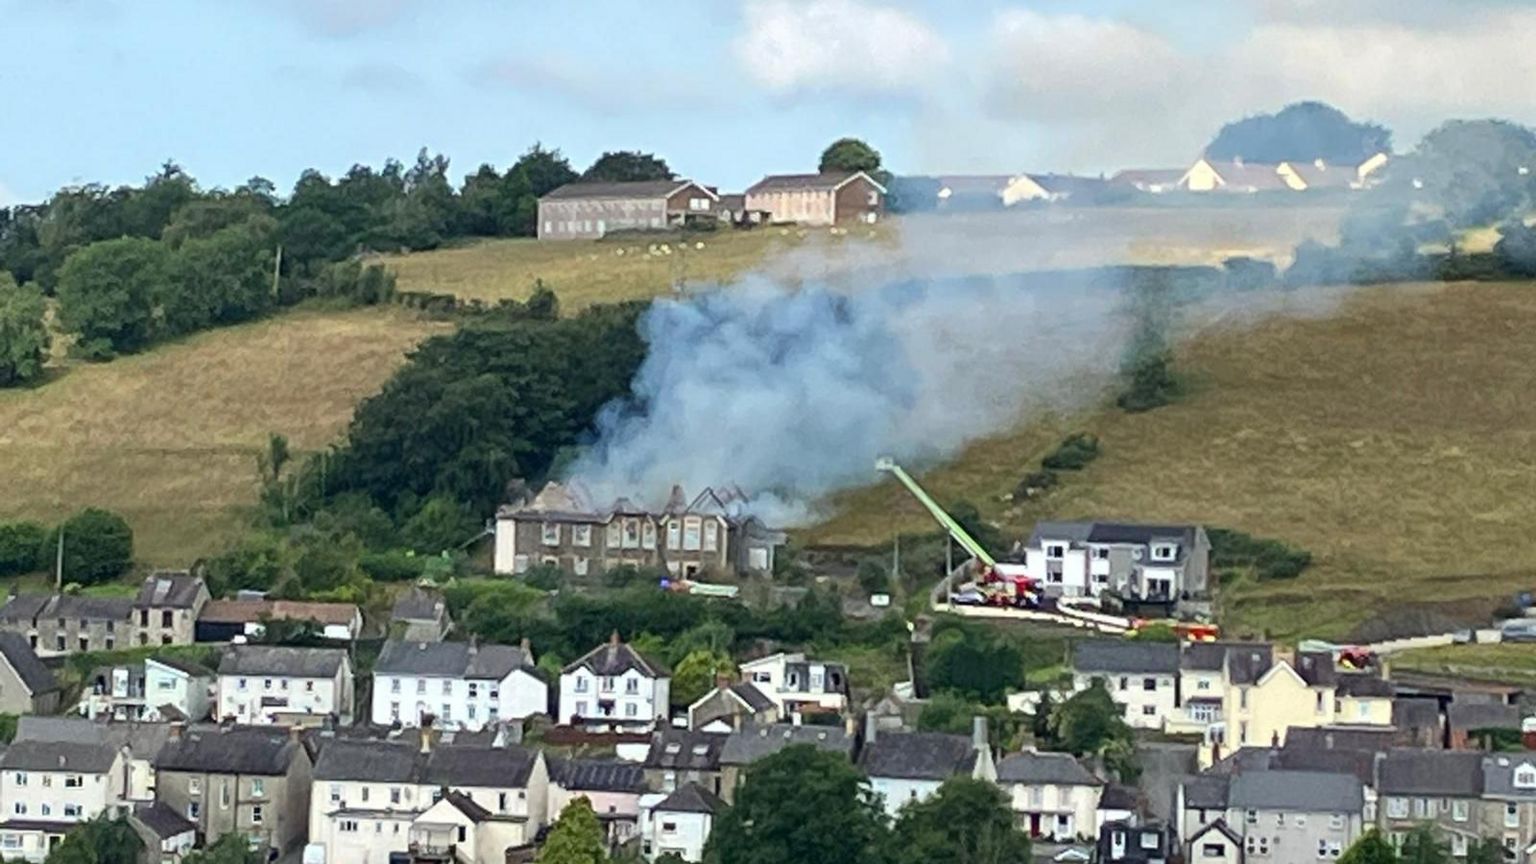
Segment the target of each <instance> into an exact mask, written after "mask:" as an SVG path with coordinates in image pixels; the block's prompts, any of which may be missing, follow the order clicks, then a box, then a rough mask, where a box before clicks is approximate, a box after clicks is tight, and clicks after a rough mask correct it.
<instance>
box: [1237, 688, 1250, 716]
mask: <svg viewBox="0 0 1536 864" xmlns="http://www.w3.org/2000/svg"><path fill="white" fill-rule="evenodd" d="M1237 707H1239V708H1241V709H1243V710H1244V711H1247V710H1248V688H1247V687H1239V688H1237Z"/></svg>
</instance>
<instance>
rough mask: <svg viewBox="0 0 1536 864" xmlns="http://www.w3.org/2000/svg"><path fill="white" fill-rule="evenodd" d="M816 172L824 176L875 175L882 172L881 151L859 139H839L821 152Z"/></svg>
mask: <svg viewBox="0 0 1536 864" xmlns="http://www.w3.org/2000/svg"><path fill="white" fill-rule="evenodd" d="M816 170H818V171H820V172H821V173H823V174H832V173H842V172H846V171H863V172H864V173H866V174H870V175H873V174H874V173H875V172H877V171H879V170H880V151H878V150H876V149H875V148H873V147H871V146H869V145H868V144H866V143H864V142H863V141H860V140H859V139H857V138H839V139H837V140H836V141H833V142H832V143H831V144H830V145H828V146H827V149H825V150H823V151H821V161H820V162H818V163H817V166H816Z"/></svg>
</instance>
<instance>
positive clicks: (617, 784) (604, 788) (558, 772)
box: [549, 758, 646, 794]
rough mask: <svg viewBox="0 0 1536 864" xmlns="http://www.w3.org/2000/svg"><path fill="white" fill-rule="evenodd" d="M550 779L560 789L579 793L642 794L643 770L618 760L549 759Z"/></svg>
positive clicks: (631, 763)
mask: <svg viewBox="0 0 1536 864" xmlns="http://www.w3.org/2000/svg"><path fill="white" fill-rule="evenodd" d="M549 780H550V782H551V783H555V784H557V785H558V786H560V788H562V789H566V790H570V791H579V792H634V793H636V794H638V793H641V792H644V791H645V788H646V787H645V768H643V767H642V766H640V765H638V764H636V763H634V762H624V761H621V760H618V759H561V758H551V759H550V760H549Z"/></svg>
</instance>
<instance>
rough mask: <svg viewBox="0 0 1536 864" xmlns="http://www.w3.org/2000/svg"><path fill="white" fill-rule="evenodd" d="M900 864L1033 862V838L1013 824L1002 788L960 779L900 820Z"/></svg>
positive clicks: (911, 808) (895, 847)
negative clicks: (1030, 848) (1030, 854)
mask: <svg viewBox="0 0 1536 864" xmlns="http://www.w3.org/2000/svg"><path fill="white" fill-rule="evenodd" d="M893 840H894V842H893V843H892V844H891V848H892V849H893V851H894V853H895V854H894V855H893V861H894V862H895V864H1028V862H1029V860H1030V857H1029V837H1028V836H1027V835H1025V834H1024V833H1023V832H1021V831H1019V830H1018V829H1017V828H1015V827H1014V825H1013V811H1012V810H1011V809H1010V808H1009V806H1008V801H1007V799H1006V798H1004V796H1003V793H1002V791H1001V790H999V789H998V788H997V786H995V785H993V784H991V783H988V782H987V781H985V780H973V779H971V778H970V777H956V778H953V779H950V780H946V781H944V784H943V785H942V786H940V787H939V789H938V791H937V792H935V793H934V794H933V795H932V796H930V797H929V798H927V799H925V800H923V801H918V802H914V803H912V804H908V805H907V806H906V807H905V808H903V809H902V811H901V816H900V817H899V818H898V819H897V820H896V827H895V831H894V836H893Z"/></svg>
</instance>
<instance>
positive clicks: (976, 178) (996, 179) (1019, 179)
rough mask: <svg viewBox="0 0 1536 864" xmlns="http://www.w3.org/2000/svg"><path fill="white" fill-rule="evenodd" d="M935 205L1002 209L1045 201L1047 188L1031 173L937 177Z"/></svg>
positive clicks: (940, 207) (954, 208)
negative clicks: (1029, 174)
mask: <svg viewBox="0 0 1536 864" xmlns="http://www.w3.org/2000/svg"><path fill="white" fill-rule="evenodd" d="M934 184H935V185H936V186H937V187H938V189H937V191H936V192H934V207H935V209H938V210H944V211H951V212H958V211H972V210H1000V209H1002V208H1004V207H1011V206H1013V205H1014V204H1019V203H1022V202H1025V201H1035V200H1043V199H1045V198H1046V197H1047V194H1046V191H1045V190H1044V189H1042V188H1040V187H1039V186H1038V185H1036V183H1035V181H1034V180H1032V179H1030V178H1029V176H1028V175H1023V174H1020V175H1014V176H1009V175H1007V174H995V175H968V176H967V175H960V176H947V177H938V178H936V179H935V181H934Z"/></svg>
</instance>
